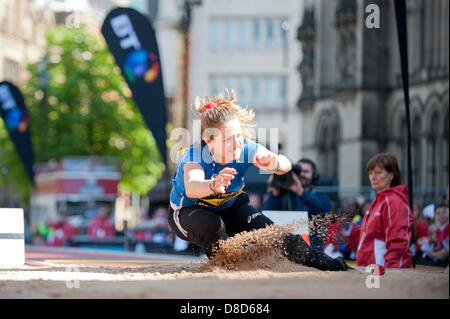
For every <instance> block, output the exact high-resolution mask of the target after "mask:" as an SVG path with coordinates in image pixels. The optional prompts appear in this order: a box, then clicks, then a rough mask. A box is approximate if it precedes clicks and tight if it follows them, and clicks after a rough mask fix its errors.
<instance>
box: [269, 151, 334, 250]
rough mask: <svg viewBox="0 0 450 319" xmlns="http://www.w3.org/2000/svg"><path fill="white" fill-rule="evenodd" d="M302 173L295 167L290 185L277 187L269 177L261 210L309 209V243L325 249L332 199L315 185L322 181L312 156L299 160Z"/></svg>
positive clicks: (316, 247) (314, 247) (319, 248)
mask: <svg viewBox="0 0 450 319" xmlns="http://www.w3.org/2000/svg"><path fill="white" fill-rule="evenodd" d="M298 165H299V166H300V168H301V171H300V172H299V173H296V172H295V171H294V170H293V171H291V172H292V173H291V174H292V183H291V184H290V185H289V186H281V187H277V186H274V184H273V181H274V178H273V176H271V177H270V178H269V183H271V186H270V194H269V196H268V198H267V200H266V201H265V202H264V204H263V208H262V210H297V211H307V212H308V217H309V219H310V238H309V239H310V243H311V247H312V248H313V249H315V250H319V251H322V250H323V245H324V239H325V238H324V237H325V232H326V224H325V222H324V219H325V215H326V214H327V213H328V212H330V210H331V203H330V199H329V198H328V196H327V195H326V194H325V193H322V192H318V191H316V189H315V188H314V186H313V185H315V184H317V183H318V181H319V173H318V171H317V168H316V164H315V163H314V162H313V161H311V160H309V159H300V160H299V161H298Z"/></svg>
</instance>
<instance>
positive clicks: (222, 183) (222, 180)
mask: <svg viewBox="0 0 450 319" xmlns="http://www.w3.org/2000/svg"><path fill="white" fill-rule="evenodd" d="M236 173H237V171H236V170H235V169H234V168H231V167H225V168H224V169H223V170H221V171H220V172H219V174H218V175H217V176H216V183H215V188H216V190H217V192H219V193H222V194H223V193H225V188H226V187H227V186H229V185H230V184H231V180H232V179H233V178H234V174H236Z"/></svg>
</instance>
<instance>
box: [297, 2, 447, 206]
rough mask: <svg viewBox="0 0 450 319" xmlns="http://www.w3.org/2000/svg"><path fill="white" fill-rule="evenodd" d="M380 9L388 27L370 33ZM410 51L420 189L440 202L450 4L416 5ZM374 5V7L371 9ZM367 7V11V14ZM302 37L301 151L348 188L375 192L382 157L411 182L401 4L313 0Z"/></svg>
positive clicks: (410, 11)
mask: <svg viewBox="0 0 450 319" xmlns="http://www.w3.org/2000/svg"><path fill="white" fill-rule="evenodd" d="M371 4H375V5H376V6H377V7H378V8H379V28H368V27H367V26H366V19H367V18H368V16H369V15H370V13H371V12H372V11H370V10H369V9H367V7H368V6H369V5H371ZM406 4H407V23H408V30H407V32H408V51H409V52H408V53H409V56H408V58H409V61H408V62H409V79H410V104H411V108H410V109H411V129H412V145H413V147H412V162H413V172H414V177H413V180H414V185H415V190H416V191H417V192H418V197H417V198H418V199H419V200H421V201H431V200H434V201H436V200H439V199H441V196H442V194H443V192H444V191H445V188H446V187H447V186H448V173H449V170H448V167H449V158H448V149H449V140H448V126H449V124H448V123H449V122H448V120H449V119H448V113H449V100H448V91H449V51H448V39H447V37H448V32H449V17H448V14H449V1H448V0H431V1H425V0H408V1H406ZM369 8H370V7H369ZM366 10H367V11H366ZM297 31H298V33H297V38H298V40H299V41H300V43H301V46H302V50H303V56H304V57H303V60H302V62H301V64H300V66H299V74H300V77H301V80H302V84H303V86H302V93H301V95H300V98H299V100H298V107H299V109H300V111H301V113H302V126H301V130H302V137H303V140H302V154H303V155H304V156H305V157H310V158H312V159H314V160H315V161H317V163H318V167H319V170H320V172H321V173H322V174H323V175H326V176H328V177H332V178H335V179H336V180H337V183H338V185H339V186H340V187H341V192H342V190H344V189H345V187H349V189H352V190H353V191H354V192H358V190H359V191H360V190H361V187H367V186H370V182H369V179H368V176H367V173H366V164H367V162H368V160H369V159H370V157H372V156H373V155H374V154H376V153H379V152H390V153H392V154H394V155H395V156H396V157H397V159H398V160H399V162H400V166H401V170H402V174H403V176H404V182H405V183H406V182H407V177H406V174H407V156H406V155H407V153H406V136H407V130H406V120H405V105H404V98H403V89H402V78H401V67H400V54H399V47H398V39H397V27H396V21H395V9H394V1H388V0H338V1H327V0H320V1H307V2H306V3H305V11H304V15H303V21H302V24H301V26H300V27H299V28H298V30H297Z"/></svg>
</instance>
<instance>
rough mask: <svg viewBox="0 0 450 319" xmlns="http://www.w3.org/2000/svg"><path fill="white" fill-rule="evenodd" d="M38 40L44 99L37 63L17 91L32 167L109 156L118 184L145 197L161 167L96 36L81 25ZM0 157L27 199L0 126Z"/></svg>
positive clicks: (16, 162)
mask: <svg viewBox="0 0 450 319" xmlns="http://www.w3.org/2000/svg"><path fill="white" fill-rule="evenodd" d="M46 39H47V46H46V54H47V56H48V63H47V68H46V69H47V72H48V79H49V81H48V85H47V89H46V90H45V92H46V94H44V91H43V90H42V87H41V86H40V78H41V77H42V73H41V70H42V69H40V67H39V63H35V64H30V65H28V68H27V69H28V71H29V75H30V76H29V79H28V81H27V82H26V84H25V85H23V86H22V87H21V88H20V89H21V91H22V93H23V94H24V97H25V102H26V104H27V106H28V111H29V113H30V120H31V134H32V144H33V149H34V156H35V162H47V161H48V160H50V159H56V160H58V159H60V158H61V157H62V156H67V155H79V156H80V155H81V156H89V155H92V156H115V157H118V158H119V160H120V163H121V173H122V180H121V182H120V187H121V188H123V189H126V190H128V191H138V192H140V193H141V194H143V193H146V192H147V191H148V190H149V189H150V188H151V187H152V186H153V185H155V184H156V181H157V179H158V178H159V177H160V176H161V175H162V173H163V171H164V169H165V168H164V164H163V163H162V161H161V157H160V155H159V151H158V148H157V145H156V142H155V140H154V138H153V135H152V134H151V132H150V130H149V129H148V128H147V127H146V125H145V123H144V120H143V119H142V116H141V114H140V112H139V110H138V109H137V107H136V106H135V105H134V103H133V101H132V98H131V91H130V89H129V88H128V85H127V83H126V82H125V81H124V79H123V77H122V75H121V73H120V69H119V67H117V66H116V65H115V61H114V58H113V56H112V55H111V54H110V52H109V51H108V49H107V47H106V44H105V42H104V40H103V38H102V37H100V36H99V37H94V36H92V35H90V34H89V33H88V32H87V31H85V30H84V29H83V28H72V29H68V28H66V27H65V26H58V27H56V28H53V29H49V30H48V31H47V32H46ZM0 122H1V121H0ZM0 152H2V153H3V155H1V154H0V156H1V157H0V161H1V162H0V166H2V165H3V166H7V167H8V171H9V174H8V176H9V178H8V181H9V182H11V181H14V182H15V185H16V188H17V189H19V190H20V191H21V193H22V194H23V195H24V196H29V193H30V189H31V186H30V185H29V183H28V181H27V179H26V174H25V171H24V169H23V167H22V166H21V164H20V161H19V158H18V156H17V154H16V152H15V150H14V147H13V145H12V143H11V142H10V140H9V136H8V134H7V131H6V128H5V126H4V124H3V123H0ZM3 183H5V180H4V178H3Z"/></svg>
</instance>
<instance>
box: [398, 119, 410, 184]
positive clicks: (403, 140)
mask: <svg viewBox="0 0 450 319" xmlns="http://www.w3.org/2000/svg"><path fill="white" fill-rule="evenodd" d="M398 143H399V146H400V149H401V155H400V158H398V159H397V160H398V161H399V163H398V164H399V165H400V171H401V173H402V176H403V181H404V182H407V181H408V132H407V127H406V118H405V117H404V116H403V117H402V119H401V121H400V131H399V136H398Z"/></svg>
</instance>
